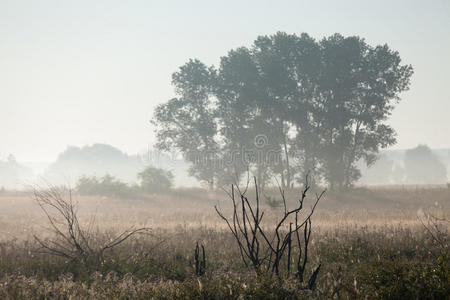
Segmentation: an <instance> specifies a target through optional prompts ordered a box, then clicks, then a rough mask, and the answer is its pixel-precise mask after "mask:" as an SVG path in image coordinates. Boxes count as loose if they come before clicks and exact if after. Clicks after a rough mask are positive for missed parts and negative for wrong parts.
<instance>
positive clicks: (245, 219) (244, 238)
mask: <svg viewBox="0 0 450 300" xmlns="http://www.w3.org/2000/svg"><path fill="white" fill-rule="evenodd" d="M254 184H255V203H254V204H252V203H251V202H250V201H249V199H248V197H247V196H246V195H245V194H246V191H247V188H246V189H245V191H243V192H242V191H241V190H240V189H239V188H238V187H237V186H234V185H232V186H231V193H229V197H230V199H231V200H232V204H233V216H232V217H231V218H227V217H225V216H224V215H223V213H222V212H221V211H220V210H219V209H218V208H217V206H215V209H216V212H217V214H218V215H219V216H220V217H221V218H222V220H224V221H225V222H226V224H227V225H228V228H229V229H230V231H231V233H232V234H233V236H234V238H235V240H236V242H237V245H238V247H239V251H240V254H241V258H242V261H243V263H244V264H245V265H246V266H247V267H249V266H250V267H252V268H253V269H254V270H255V271H256V274H258V275H259V274H267V273H269V274H273V275H275V276H276V277H278V278H281V277H282V276H290V275H291V264H293V263H294V264H295V268H296V271H295V274H294V275H295V277H296V278H297V279H298V281H299V282H300V283H302V284H303V283H304V281H305V280H304V274H305V270H306V266H307V263H308V254H309V253H308V250H309V243H310V238H311V217H312V215H313V213H314V210H315V208H316V206H317V203H318V202H319V200H320V199H321V198H322V196H323V194H324V193H325V191H322V192H321V193H319V194H317V193H316V194H315V200H314V204H313V206H312V207H311V210H310V211H309V212H308V213H307V214H306V217H304V218H302V219H301V215H300V213H301V212H302V210H303V205H304V203H305V200H306V197H307V193H308V191H309V190H310V185H309V181H308V176H307V177H306V182H305V185H304V188H303V190H302V193H301V197H300V199H299V200H298V202H297V206H296V207H295V208H294V209H292V210H288V208H287V204H286V198H285V195H284V191H283V190H282V189H281V188H280V194H281V199H282V203H283V208H284V212H283V215H282V217H281V219H280V220H279V221H278V223H276V225H275V228H274V229H273V230H272V231H270V232H269V231H268V230H267V227H263V226H262V225H261V222H262V219H263V217H264V211H261V208H260V194H259V190H258V184H257V182H256V178H254ZM288 222H289V223H288ZM288 224H289V226H288ZM319 270H320V264H319V265H318V266H317V267H316V268H315V269H314V271H313V272H312V274H311V276H310V278H309V280H308V282H307V284H306V285H304V286H303V287H304V288H306V289H313V287H314V284H315V281H316V279H317V275H318V272H319Z"/></svg>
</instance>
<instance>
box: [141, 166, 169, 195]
mask: <svg viewBox="0 0 450 300" xmlns="http://www.w3.org/2000/svg"><path fill="white" fill-rule="evenodd" d="M138 178H139V181H140V186H141V188H142V190H143V191H144V192H146V193H161V192H167V191H168V190H170V188H171V187H172V184H173V174H172V172H170V171H166V170H163V169H158V168H154V167H147V168H146V169H145V170H144V171H142V172H140V173H139V174H138Z"/></svg>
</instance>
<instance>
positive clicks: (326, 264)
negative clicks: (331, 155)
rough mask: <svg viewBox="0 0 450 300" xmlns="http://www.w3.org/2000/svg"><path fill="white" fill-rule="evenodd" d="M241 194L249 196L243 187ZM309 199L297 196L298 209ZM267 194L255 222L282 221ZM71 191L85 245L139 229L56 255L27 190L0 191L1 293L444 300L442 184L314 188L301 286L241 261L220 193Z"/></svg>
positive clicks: (449, 269) (448, 279)
mask: <svg viewBox="0 0 450 300" xmlns="http://www.w3.org/2000/svg"><path fill="white" fill-rule="evenodd" d="M247 193H248V195H249V199H250V198H251V196H252V195H253V194H254V190H253V189H252V188H250V189H249V190H248V192H247ZM300 195H301V194H300V191H299V190H294V191H290V192H287V193H286V195H285V197H286V199H287V201H286V204H287V206H288V207H293V206H295V204H296V202H297V201H298V199H299V197H300ZM313 195H314V191H312V192H311V193H309V194H308V197H307V198H306V201H305V205H304V206H305V210H306V211H308V210H309V209H310V208H311V206H312V204H313V202H314V196H313ZM279 196H280V195H279V193H278V191H277V190H268V191H266V192H265V196H264V197H262V198H263V199H261V210H263V211H264V212H265V216H264V226H266V228H269V229H270V228H272V227H273V226H274V225H275V224H276V222H277V220H279V219H280V217H282V211H283V207H282V205H281V204H280V202H279V200H276V199H279ZM277 197H278V198H277ZM73 199H74V203H76V211H75V213H76V214H77V217H78V220H79V225H80V228H83V229H85V228H86V230H87V228H88V229H89V239H90V241H91V242H90V243H91V244H90V245H100V244H105V243H108V242H111V241H112V240H114V238H115V237H117V234H118V233H120V232H124V230H130V229H131V228H133V229H138V228H145V229H146V230H145V231H142V232H138V233H137V234H135V235H133V236H131V237H130V238H128V239H126V240H124V241H123V242H121V243H119V244H117V245H116V246H114V247H111V248H109V249H107V250H105V251H104V252H103V253H102V255H101V256H99V257H95V259H91V258H89V259H87V260H81V259H70V258H67V257H63V256H58V255H55V253H50V252H49V251H46V249H43V247H42V244H41V243H40V242H39V241H50V242H51V241H55V240H54V239H55V232H54V231H53V230H52V227H51V224H49V218H48V217H47V216H46V215H45V214H44V212H43V211H42V210H41V208H40V207H39V205H38V203H37V202H36V200H35V199H34V197H33V194H32V193H28V192H13V191H2V192H1V194H0V298H1V299H79V298H82V299H449V295H450V251H449V247H448V246H449V244H448V242H449V237H448V230H449V221H448V220H449V219H450V218H449V216H450V189H449V188H448V187H447V186H386V187H371V188H364V187H359V188H355V189H353V190H351V191H348V192H331V191H328V192H326V193H325V194H324V196H323V198H322V199H320V201H319V203H318V205H317V207H316V209H315V212H314V214H313V215H312V217H311V239H310V244H309V249H308V252H309V257H308V264H307V265H306V268H305V277H306V278H309V277H310V276H311V274H312V273H313V271H314V270H315V269H316V268H317V266H318V265H319V264H320V266H321V267H320V270H319V271H318V273H317V279H316V280H315V284H314V286H313V287H312V288H311V289H307V288H304V284H302V283H301V282H299V280H298V277H296V276H295V274H294V272H290V273H289V274H287V273H283V274H282V275H280V276H274V275H273V274H272V273H271V272H269V271H268V270H264V268H262V269H261V270H260V271H255V270H254V269H252V268H251V267H246V266H245V265H244V263H243V261H242V259H241V254H240V252H239V247H238V245H237V243H236V238H235V237H234V236H233V235H232V233H231V232H230V230H229V229H228V227H227V225H226V223H225V222H224V221H223V220H222V219H221V218H220V217H219V215H218V214H217V213H216V211H215V209H214V206H215V205H217V207H218V208H220V211H221V212H222V213H223V214H224V215H225V216H232V212H233V210H232V205H231V201H230V199H229V197H228V196H227V194H226V193H224V192H221V191H216V192H211V191H206V190H202V189H175V190H173V191H170V192H167V193H165V194H154V195H142V197H139V199H115V198H106V197H88V196H79V195H76V194H74V195H73ZM267 199H272V201H268V200H267ZM274 199H275V200H274ZM252 201H253V200H252ZM54 220H55V222H60V221H61V220H57V219H54ZM57 225H58V226H59V225H64V222H62V223H58V224H57ZM286 230H287V229H286ZM86 232H87V231H86ZM196 245H200V247H199V248H198V249H197V250H198V251H197V252H196ZM201 246H203V249H204V254H205V255H204V257H205V258H204V260H203V258H202V254H203V252H202V248H201ZM293 251H294V252H295V250H293ZM294 252H293V253H294ZM196 254H197V255H196ZM198 254H200V259H199V258H198V257H199V255H198ZM196 256H197V259H196ZM199 268H200V269H199Z"/></svg>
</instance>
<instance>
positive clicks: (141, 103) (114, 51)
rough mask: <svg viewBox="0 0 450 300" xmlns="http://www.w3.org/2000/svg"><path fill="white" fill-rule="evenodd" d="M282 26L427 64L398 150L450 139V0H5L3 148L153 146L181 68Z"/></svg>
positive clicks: (39, 152)
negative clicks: (358, 40)
mask: <svg viewBox="0 0 450 300" xmlns="http://www.w3.org/2000/svg"><path fill="white" fill-rule="evenodd" d="M276 31H286V32H288V33H301V32H307V33H308V34H310V35H311V36H313V37H315V38H322V37H324V36H328V35H330V34H333V33H335V32H339V33H342V34H344V35H360V36H362V37H364V38H366V40H367V42H368V43H370V44H372V45H375V44H381V43H387V44H388V45H389V46H390V47H391V48H392V49H395V50H397V51H399V52H400V56H401V57H402V59H403V62H404V63H408V64H412V65H413V67H414V70H415V74H414V76H413V78H412V84H411V90H410V91H409V92H407V93H404V94H403V95H402V98H403V100H402V102H401V103H400V104H399V105H398V106H397V107H396V109H395V110H394V113H393V115H392V117H391V119H390V122H391V124H392V125H393V127H394V128H395V129H396V130H397V132H398V144H397V145H396V146H395V147H394V148H408V147H413V146H415V145H417V144H418V143H426V144H428V145H429V146H431V147H434V148H442V147H450V92H449V91H450V89H449V87H450V1H448V0H443V1H438V0H434V1H412V0H405V1H360V0H359V1H343V0H340V1H334V0H330V1H300V0H298V1H262V0H258V1H242V0H241V1H213V0H208V1H163V0H161V1H150V0H148V1H112V0H107V1H106V0H105V1H100V0H95V1H92V0H91V1H81V0H76V1H61V0H55V1H45V0H40V1H34V0H30V1H20V0H11V1H8V0H0V138H1V143H0V158H4V157H6V155H7V154H9V153H13V154H14V155H15V156H16V157H17V159H18V160H19V161H53V160H54V159H56V156H57V154H58V153H59V152H61V151H62V150H64V149H65V148H66V146H67V145H77V146H82V145H85V144H92V143H95V142H102V143H108V144H112V145H113V146H116V147H118V148H120V149H122V150H124V151H126V152H128V153H136V152H138V151H140V150H142V149H146V148H147V146H148V145H149V144H152V143H153V141H154V140H153V128H152V126H151V125H150V123H149V119H150V118H151V116H152V111H153V107H154V106H155V105H156V104H158V103H161V102H164V101H166V100H168V99H169V98H171V97H172V96H173V90H172V87H171V85H170V75H171V73H173V72H174V71H176V70H177V68H178V67H179V66H180V65H182V64H184V63H185V62H186V61H187V60H188V59H189V58H199V59H200V60H202V61H203V62H205V63H206V64H217V63H218V61H219V57H220V56H222V55H225V54H226V53H227V51H228V50H230V49H232V48H235V47H238V46H242V45H245V46H248V45H250V44H251V43H252V41H253V40H254V39H255V38H256V37H257V36H258V35H262V34H273V33H275V32H276Z"/></svg>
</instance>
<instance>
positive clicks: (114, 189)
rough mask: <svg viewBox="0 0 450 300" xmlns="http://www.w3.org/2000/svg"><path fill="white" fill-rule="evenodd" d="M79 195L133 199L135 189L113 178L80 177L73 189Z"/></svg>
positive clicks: (108, 176) (106, 176)
mask: <svg viewBox="0 0 450 300" xmlns="http://www.w3.org/2000/svg"><path fill="white" fill-rule="evenodd" d="M75 190H76V191H77V192H78V193H79V194H80V195H91V196H106V197H116V198H127V197H133V196H135V194H136V189H135V188H132V187H130V186H128V185H127V184H126V183H124V182H121V181H120V180H118V179H116V178H115V177H113V176H110V175H105V176H103V177H100V178H97V177H95V176H91V177H87V176H82V177H81V178H80V179H79V180H78V182H77V185H76V187H75Z"/></svg>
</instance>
